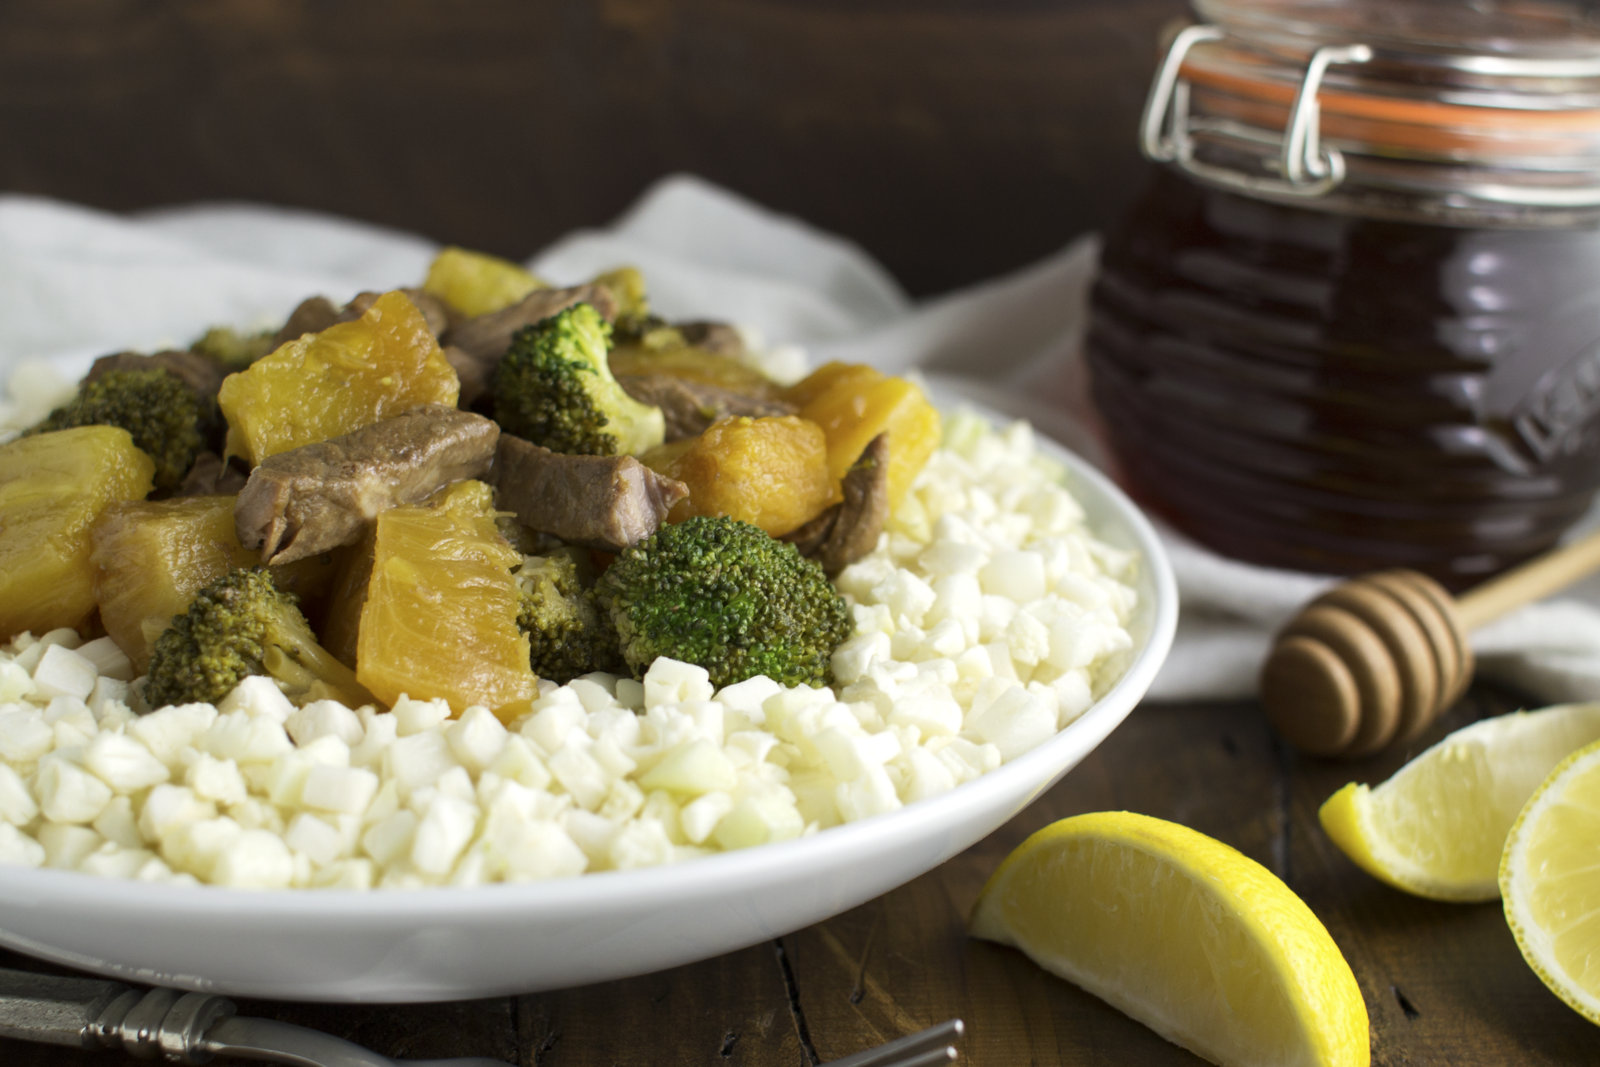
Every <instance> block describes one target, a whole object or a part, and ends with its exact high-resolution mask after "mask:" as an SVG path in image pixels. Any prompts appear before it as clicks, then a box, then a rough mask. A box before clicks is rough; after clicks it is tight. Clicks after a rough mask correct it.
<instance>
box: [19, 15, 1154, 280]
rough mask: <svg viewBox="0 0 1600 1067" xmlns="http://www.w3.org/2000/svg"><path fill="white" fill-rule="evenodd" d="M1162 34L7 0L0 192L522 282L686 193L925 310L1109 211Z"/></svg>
mask: <svg viewBox="0 0 1600 1067" xmlns="http://www.w3.org/2000/svg"><path fill="white" fill-rule="evenodd" d="M1184 9H1185V4H1184V3H1183V0H1076V2H1074V3H1070V4H1060V3H1042V2H1038V0H1005V2H997V3H987V4H982V5H979V4H971V3H938V4H920V5H912V6H910V7H908V6H907V5H903V4H896V3H892V2H889V0H870V2H863V3H852V4H817V3H811V2H809V0H610V2H606V3H592V4H591V3H552V2H548V0H547V2H545V3H531V4H529V3H521V2H516V0H480V2H478V3H473V4H438V3H432V2H429V0H395V2H393V3H389V4H385V5H383V6H382V7H381V8H374V7H373V6H372V5H370V4H364V3H358V2H356V0H326V2H323V3H318V4H274V3H270V2H264V0H234V2H231V3H227V4H218V3H216V2H214V0H172V2H169V3H163V4H148V3H140V2H134V0H84V2H81V3H77V4H73V5H71V6H70V7H66V6H63V5H59V4H55V3H51V2H49V0H12V2H10V3H7V4H5V5H0V139H3V141H4V143H5V144H7V145H11V146H26V148H25V150H19V151H10V152H7V153H5V154H4V156H3V157H0V187H4V188H5V189H7V190H11V191H18V192H32V193H40V194H44V195H48V196H54V197H60V198H64V199H68V200H73V201H79V202H83V203H87V204H91V205H96V206H101V207H106V208H111V209H116V210H127V209H133V208H143V207H150V206H154V205H166V204H173V203H186V202H190V201H199V200H217V199H244V200H261V201H266V202H270V203H278V204H286V205H293V206H298V207H305V208H312V209H316V210H320V211H329V212H335V213H338V214H341V215H347V216H349V217H351V218H355V219H363V220H369V221H372V222H377V223H382V224H386V225H391V226H397V227H401V228H403V229H406V230H409V231H414V232H418V233H422V234H424V235H427V236H430V237H433V238H436V239H439V240H444V241H452V242H456V243H461V244H467V245H471V246H475V247H481V248H484V249H487V250H489V251H494V252H499V253H502V254H506V255H514V256H525V255H528V254H531V253H532V252H534V251H536V250H537V249H539V248H540V247H542V246H543V245H545V244H546V243H548V242H549V241H550V240H552V239H553V238H554V237H556V236H557V235H559V234H562V233H565V232H567V231H569V230H571V229H573V228H576V227H579V226H593V225H598V224H602V223H604V222H606V221H608V220H610V219H611V218H612V217H613V216H615V215H616V214H617V213H618V212H619V211H621V210H622V209H623V208H624V207H625V206H626V205H627V204H628V203H629V202H630V201H632V200H633V198H634V197H636V196H637V195H638V194H639V193H640V191H641V190H643V189H644V188H645V187H646V185H647V184H648V183H650V182H652V181H654V180H655V179H657V178H659V177H660V176H662V175H664V174H669V173H673V172H678V171H687V172H692V173H697V174H701V175H703V176H705V177H707V178H710V179H711V180H713V181H716V182H719V183H721V184H724V185H727V186H729V187H730V188H732V189H734V190H735V191H737V192H739V193H742V194H744V195H746V196H749V197H752V198H754V199H755V200H757V201H759V202H761V203H764V204H767V205H770V206H771V207H773V208H775V209H777V210H779V211H783V212H787V213H791V214H795V215H797V216H799V217H801V218H803V219H805V220H806V221H807V222H809V223H811V224H814V225H817V226H820V227H823V228H825V229H828V230H831V231H833V232H836V233H840V234H846V235H848V236H849V237H850V238H851V239H852V240H854V241H856V242H858V243H859V244H861V245H862V246H864V247H865V248H866V249H867V250H869V251H870V252H872V253H874V254H875V255H876V256H878V257H879V258H880V259H881V260H882V261H883V262H884V263H885V264H886V265H887V266H888V268H889V269H890V271H891V272H892V273H893V274H894V275H895V276H896V277H897V278H898V279H899V280H900V281H901V282H903V283H904V284H905V285H907V286H908V287H910V288H911V289H912V290H913V291H916V292H924V293H926V292H936V291H940V290H943V289H947V288H950V287H952V286H955V285H958V284H962V283H967V282H972V281H976V280H979V279H985V278H988V277H991V276H993V275H995V274H998V273H1001V272H1003V271H1006V270H1010V269H1012V268H1015V267H1017V266H1020V265H1022V264H1023V263H1026V262H1029V261H1031V260H1033V259H1036V258H1038V257H1040V256H1042V255H1045V254H1047V253H1049V252H1051V251H1053V250H1055V249H1057V248H1059V247H1061V246H1062V245H1064V244H1065V243H1066V242H1067V241H1068V240H1069V239H1071V238H1072V237H1073V236H1075V235H1076V234H1078V233H1081V232H1084V231H1087V230H1090V229H1097V228H1099V227H1100V226H1102V225H1103V224H1104V223H1105V222H1106V221H1107V220H1108V219H1110V218H1112V217H1114V216H1115V215H1117V214H1118V213H1120V212H1121V211H1122V210H1123V208H1124V207H1125V206H1126V205H1127V204H1128V203H1130V202H1131V198H1132V196H1133V193H1134V191H1135V187H1136V185H1137V184H1138V179H1139V174H1140V173H1141V170H1142V164H1141V163H1140V161H1139V159H1138V154H1137V151H1136V147H1135V127H1136V124H1137V121H1138V115H1139V110H1140V107H1141V105H1142V103H1143V98H1144V91H1145V86H1146V84H1147V83H1148V80H1149V75H1150V72H1151V71H1152V70H1153V68H1154V64H1155V56H1156V46H1157V37H1158V29H1159V27H1160V25H1161V24H1162V23H1163V22H1165V21H1167V20H1169V19H1171V18H1174V17H1176V16H1178V15H1180V14H1181V13H1182V12H1183V11H1184ZM410 281H411V280H410V279H397V283H398V282H410ZM333 295H335V296H338V297H341V298H342V297H344V296H348V295H349V294H333Z"/></svg>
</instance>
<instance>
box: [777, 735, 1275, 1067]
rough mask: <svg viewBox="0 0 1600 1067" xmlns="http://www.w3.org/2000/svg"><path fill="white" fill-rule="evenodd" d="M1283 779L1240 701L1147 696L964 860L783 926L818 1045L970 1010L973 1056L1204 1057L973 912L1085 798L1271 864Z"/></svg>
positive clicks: (840, 1051)
mask: <svg viewBox="0 0 1600 1067" xmlns="http://www.w3.org/2000/svg"><path fill="white" fill-rule="evenodd" d="M1278 793H1279V789H1278V784H1277V775H1276V773H1275V771H1274V767H1273V761H1272V745H1271V741H1270V738H1269V737H1268V735H1267V733H1266V730H1265V728H1264V727H1263V726H1261V725H1260V724H1259V723H1257V722H1254V721H1251V720H1249V719H1246V718H1244V717H1243V716H1241V715H1240V714H1239V712H1238V710H1237V709H1235V708H1232V707H1224V706H1209V707H1190V708H1174V707H1156V706H1147V707H1141V708H1139V709H1138V710H1136V711H1135V712H1134V713H1133V714H1132V715H1131V716H1130V717H1129V719H1128V721H1127V722H1126V723H1124V724H1123V725H1122V726H1120V727H1119V728H1118V729H1117V730H1116V731H1115V732H1114V733H1113V734H1112V735H1111V736H1110V737H1109V738H1108V739H1107V740H1106V741H1105V742H1104V743H1103V744H1102V745H1101V746H1100V748H1099V749H1097V750H1096V751H1095V752H1093V753H1091V754H1090V756H1089V757H1088V758H1087V759H1085V760H1084V762H1083V763H1082V764H1081V765H1080V766H1079V767H1078V768H1076V769H1075V770H1073V771H1071V772H1069V773H1068V775H1067V777H1066V778H1065V779H1064V780H1063V781H1062V782H1061V783H1060V784H1058V785H1057V786H1056V787H1055V788H1053V789H1052V790H1050V791H1049V792H1048V793H1047V794H1046V795H1045V796H1043V797H1042V798H1040V800H1039V801H1038V802H1036V803H1035V804H1034V805H1033V806H1031V807H1030V808H1028V809H1027V810H1026V811H1024V812H1023V813H1022V814H1020V815H1018V816H1017V817H1016V818H1015V819H1013V820H1011V821H1010V822H1009V823H1007V824H1006V825H1005V826H1004V827H1002V828H1001V829H1000V830H998V831H997V832H996V833H994V834H993V835H991V836H990V837H988V838H986V839H985V840H984V841H982V842H980V843H979V844H977V845H975V846H974V847H973V848H971V849H969V850H968V851H967V852H965V853H963V854H962V855H961V856H960V857H958V858H957V859H955V860H953V861H951V862H950V863H947V864H945V865H944V866H943V867H941V868H939V869H937V870H935V871H933V872H930V873H929V874H927V875H925V876H924V877H922V878H920V879H918V880H916V881H915V882H912V883H911V884H910V885H907V886H905V887H903V888H901V889H899V890H896V891H895V892H893V893H890V894H887V895H886V896H884V897H882V898H880V899H878V900H875V901H871V902H869V903H868V904H865V905H863V906H862V907H860V908H857V909H855V910H854V911H851V912H848V913H846V914H845V915H843V916H840V917H838V918H836V919H832V920H829V921H827V922H824V923H821V924H818V925H817V926H815V927H812V928H810V929H807V930H802V931H800V932H799V933H797V934H794V935H792V936H791V937H789V938H786V939H785V944H786V945H787V946H788V947H789V954H790V957H791V959H792V960H793V967H794V973H795V982H796V986H797V987H798V989H799V992H800V1004H801V1007H802V1009H803V1010H804V1013H805V1017H806V1020H807V1023H808V1026H809V1027H810V1030H811V1034H812V1038H813V1041H814V1043H815V1045H816V1048H817V1051H818V1053H819V1054H820V1055H821V1056H822V1057H823V1058H824V1059H827V1058H829V1057H834V1056H841V1055H844V1054H845V1053H846V1052H848V1051H851V1049H852V1048H854V1047H857V1046H859V1045H860V1044H863V1043H867V1042H864V1041H862V1040H861V1038H860V1036H859V1035H860V1034H861V1033H862V1031H863V1030H864V1031H865V1034H866V1035H868V1036H870V1037H871V1038H872V1039H874V1040H879V1041H882V1040H887V1039H888V1038H890V1037H893V1036H897V1035H899V1034H903V1033H907V1032H910V1031H912V1030H915V1029H919V1028H920V1027H922V1026H927V1025H930V1024H932V1023H935V1022H938V1021H940V1020H942V1019H945V1018H949V1017H951V1016H961V1017H962V1018H963V1019H964V1020H965V1021H966V1023H967V1035H968V1036H967V1039H966V1041H965V1043H964V1046H963V1062H970V1063H972V1064H974V1065H975V1067H981V1065H984V1064H992V1065H1007V1064H1019V1063H1029V1062H1034V1063H1062V1064H1073V1063H1101V1062H1127V1063H1139V1064H1152V1065H1166V1064H1173V1065H1192V1064H1199V1063H1201V1062H1203V1061H1201V1060H1199V1059H1198V1058H1196V1057H1194V1056H1193V1055H1191V1054H1190V1053H1188V1052H1186V1051H1184V1050H1183V1049H1180V1048H1178V1047H1177V1046H1174V1045H1171V1044H1169V1043H1168V1042H1166V1041H1164V1040H1163V1039H1161V1038H1160V1037H1158V1036H1156V1035H1155V1034H1154V1033H1153V1032H1152V1031H1150V1030H1148V1029H1146V1028H1145V1027H1143V1026H1141V1025H1140V1024H1138V1023H1135V1022H1133V1021H1132V1020H1130V1019H1128V1018H1127V1017H1126V1016H1124V1015H1122V1014H1121V1013H1120V1012H1117V1011H1116V1010H1114V1009H1112V1008H1111V1007H1109V1006H1107V1005H1106V1004H1105V1003H1104V1002H1102V1001H1100V1000H1098V999H1096V998H1094V997H1092V996H1090V995H1089V994H1087V993H1084V992H1083V991H1081V990H1079V989H1078V988H1076V987H1074V986H1072V985H1070V984H1068V983H1066V982H1063V981H1061V980H1060V979H1058V978H1055V977H1053V976H1051V975H1049V974H1047V973H1046V972H1044V971H1042V970H1041V969H1039V968H1038V967H1036V966H1034V965H1033V964H1032V963H1031V962H1029V961H1028V960H1027V959H1026V958H1025V957H1023V956H1022V955H1021V954H1020V953H1019V952H1017V951H1016V950H1014V949H1010V948H1002V947H1000V946H997V945H992V944H988V943H985V942H980V941H975V940H972V939H969V938H968V937H967V936H966V934H965V929H964V928H965V918H966V915H967V913H968V912H969V911H970V909H971V906H972V903H973V901H974V900H975V899H976V898H977V895H978V892H979V890H980V889H981V888H982V886H983V882H984V880H985V879H986V878H987V877H988V874H989V872H991V871H992V870H993V869H994V868H995V867H996V866H998V865H999V863H1000V861H1001V860H1002V859H1003V858H1004V857H1005V855H1006V854H1007V853H1008V852H1010V850H1011V849H1012V848H1014V847H1016V846H1017V845H1018V844H1020V843H1021V842H1022V840H1023V839H1024V838H1025V837H1027V835H1028V834H1030V833H1032V832H1033V831H1034V830H1036V829H1039V828H1040V827H1042V826H1045V825H1047V824H1048V823H1050V822H1053V821H1054V820H1056V819H1060V818H1065V817H1066V816H1069V815H1074V814H1078V813H1080V812H1085V811H1104V810H1118V809H1126V810H1132V811H1140V812H1144V813H1146V814H1149V815H1154V816H1157V817H1161V818H1168V819H1177V820H1179V821H1183V822H1186V823H1187V824H1189V825H1191V826H1194V827H1195V828H1196V829H1199V830H1202V831H1204V832H1207V833H1212V834H1214V835H1215V836H1218V837H1220V838H1221V839H1223V840H1226V841H1228V842H1229V843H1231V844H1233V845H1235V846H1236V847H1238V848H1240V849H1241V850H1243V851H1245V852H1246V853H1248V854H1251V855H1253V856H1254V857H1255V858H1256V859H1258V860H1261V861H1262V862H1267V861H1268V860H1269V859H1270V856H1271V852H1272V850H1273V848H1274V845H1275V842H1276V841H1277V839H1278V837H1279V827H1278V825H1277V818H1276V815H1275V812H1276V811H1277V810H1278ZM840 1035H844V1036H843V1037H841V1036H840ZM846 1039H848V1041H850V1042H854V1044H847V1043H846Z"/></svg>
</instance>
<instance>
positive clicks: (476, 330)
mask: <svg viewBox="0 0 1600 1067" xmlns="http://www.w3.org/2000/svg"><path fill="white" fill-rule="evenodd" d="M573 304H593V305H594V309H595V310H596V311H598V312H600V314H602V315H604V316H605V317H606V318H607V319H612V318H615V317H616V314H617V304H616V301H615V300H614V299H612V296H611V291H610V290H609V289H607V288H605V287H604V286H599V285H575V286H573V287H572V288H570V289H535V290H534V291H533V292H531V293H529V294H528V295H527V296H525V297H523V298H522V300H520V301H519V302H517V303H515V304H512V305H511V306H510V307H508V308H501V309H500V310H499V311H491V312H489V313H488V314H487V315H475V316H473V317H472V318H470V319H465V320H463V321H461V322H459V323H457V324H456V325H454V326H452V327H451V328H450V329H449V330H447V331H445V335H444V337H443V338H442V340H443V341H444V343H445V344H447V345H454V346H455V347H456V348H459V349H461V351H462V352H464V353H465V354H466V355H467V356H468V357H470V358H471V359H473V360H475V361H477V362H478V363H480V364H483V365H485V368H486V369H485V372H484V377H485V378H487V377H488V374H489V372H490V371H492V370H493V369H494V366H495V364H497V363H499V362H500V357H501V356H503V355H505V354H506V349H507V348H510V347H511V335H512V334H514V333H516V332H517V331H518V330H520V329H522V328H523V327H524V326H532V325H533V324H534V323H536V322H538V321H539V320H540V319H547V318H549V317H550V316H551V315H554V314H555V313H556V312H558V311H560V310H562V309H563V308H568V307H571V306H572V305H573Z"/></svg>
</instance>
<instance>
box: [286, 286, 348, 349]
mask: <svg viewBox="0 0 1600 1067" xmlns="http://www.w3.org/2000/svg"><path fill="white" fill-rule="evenodd" d="M354 317H355V316H353V315H352V316H348V318H354ZM348 318H347V317H346V316H345V315H344V313H343V312H341V311H340V310H339V309H338V308H337V307H335V306H334V304H333V301H332V300H329V299H328V298H327V297H325V296H308V297H306V298H305V299H304V300H302V301H300V303H299V304H298V305H297V306H296V307H295V309H294V310H293V311H291V312H290V313H289V320H288V321H287V322H285V323H284V324H283V325H282V326H280V327H279V328H278V332H277V333H275V334H273V335H272V347H273V348H277V347H278V346H279V345H281V344H284V343H285V342H288V341H293V340H294V339H296V338H297V337H300V336H301V335H303V334H308V333H321V332H322V331H323V330H326V329H327V328H328V327H329V326H332V325H333V324H334V323H336V322H345V321H348Z"/></svg>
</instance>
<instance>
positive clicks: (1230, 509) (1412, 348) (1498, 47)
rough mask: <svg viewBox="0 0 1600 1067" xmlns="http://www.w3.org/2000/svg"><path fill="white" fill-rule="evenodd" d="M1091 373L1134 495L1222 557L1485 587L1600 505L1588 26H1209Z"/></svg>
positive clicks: (1098, 308)
mask: <svg viewBox="0 0 1600 1067" xmlns="http://www.w3.org/2000/svg"><path fill="white" fill-rule="evenodd" d="M1197 8H1198V10H1199V12H1200V14H1201V16H1202V18H1204V19H1207V20H1208V21H1206V22H1203V23H1201V24H1200V25H1199V26H1196V27H1194V28H1192V29H1190V30H1188V31H1185V35H1180V37H1179V39H1178V40H1177V41H1176V42H1175V43H1174V46H1173V51H1172V52H1171V53H1169V56H1168V63H1167V65H1166V66H1165V67H1164V68H1163V72H1162V74H1161V75H1158V78H1157V83H1156V85H1155V87H1154V88H1153V89H1152V99H1151V106H1150V108H1149V109H1148V113H1147V116H1146V124H1145V129H1144V140H1145V147H1146V151H1147V153H1148V154H1150V155H1152V156H1153V157H1155V158H1156V159H1158V160H1160V161H1161V162H1160V165H1159V166H1158V167H1157V168H1156V171H1155V173H1154V175H1153V177H1152V180H1151V182H1150V184H1149V186H1148V188H1147V189H1146V191H1145V192H1144V194H1143V196H1142V198H1141V199H1140V200H1139V201H1138V203H1137V204H1136V206H1135V208H1134V209H1133V211H1132V212H1130V213H1129V214H1128V215H1127V216H1126V217H1125V219H1124V220H1123V221H1122V223H1121V224H1120V225H1119V226H1118V227H1117V228H1115V229H1113V230H1112V231H1110V232H1108V234H1107V237H1106V243H1105V249H1104V252H1103V255H1102V266H1101V272H1100V276H1099V278H1098V281H1097V283H1096V286H1095V289H1094V293H1093V302H1092V316H1091V325H1090V332H1089V336H1088V343H1087V350H1088V357H1089V364H1090V370H1091V375H1092V388H1093V396H1094V400H1095V403H1096V405H1097V407H1098V409H1099V411H1100V413H1101V415H1102V417H1103V421H1104V423H1105V426H1106V429H1107V433H1108V435H1109V437H1110V440H1111V443H1112V446H1113V449H1114V451H1115V453H1116V456H1117V460H1118V463H1119V465H1120V467H1121V473H1122V475H1123V476H1124V478H1125V480H1126V481H1127V483H1128V484H1129V486H1130V487H1131V488H1132V489H1133V490H1134V492H1135V493H1136V494H1137V495H1138V496H1139V497H1140V498H1141V499H1142V500H1143V501H1144V502H1146V503H1147V504H1149V505H1151V506H1152V507H1153V508H1154V509H1155V510H1157V511H1158V512H1159V513H1161V514H1162V515H1163V516H1164V517H1166V518H1168V519H1169V520H1170V521H1171V522H1172V523H1173V524H1174V525H1176V526H1177V527H1179V528H1180V529H1182V530H1184V531H1186V532H1188V533H1189V534H1191V535H1192V536H1194V537H1195V538H1196V539H1198V540H1200V541H1202V542H1204V543H1206V544H1208V545H1210V546H1211V547H1213V548H1215V549H1217V550H1218V551H1220V552H1223V553H1225V554H1227V555H1230V556H1234V557H1237V558H1241V559H1246V560H1250V561H1254V562H1259V563H1264V564H1269V565H1278V566H1285V567H1293V568H1298V569H1306V570H1316V571H1323V572H1332V573H1352V572H1358V571H1364V570H1371V569H1376V568H1380V567H1384V566H1392V565H1402V566H1408V567H1414V568H1416V569H1419V570H1422V571H1424V572H1426V573H1429V574H1432V575H1434V576H1435V577H1438V578H1440V579H1441V580H1443V581H1445V582H1446V583H1447V584H1452V585H1455V586H1463V585H1470V584H1473V583H1474V582H1476V581H1477V580H1479V579H1481V578H1483V577H1485V576H1487V575H1488V574H1491V573H1493V572H1495V571H1497V570H1500V569H1502V568H1504V567H1506V566H1508V565H1510V564H1512V563H1515V562H1517V561H1518V560H1521V559H1524V558H1526V557H1528V556H1530V555H1533V554H1535V553H1538V552H1540V551H1542V550H1544V549H1546V548H1548V547H1550V546H1551V545H1552V544H1553V543H1554V542H1555V541H1556V540H1557V539H1558V538H1559V537H1560V535H1561V533H1562V532H1563V531H1564V530H1565V529H1567V527H1569V526H1570V525H1571V524H1572V523H1573V521H1574V520H1576V519H1577V518H1578V517H1579V516H1581V515H1582V514H1583V513H1584V512H1585V510H1586V509H1587V508H1588V506H1589V504H1590V502H1591V500H1592V498H1593V495H1594V492H1595V489H1596V488H1597V486H1600V33H1597V32H1596V31H1595V30H1594V29H1593V28H1590V27H1589V25H1588V23H1587V21H1586V16H1585V15H1584V14H1583V11H1582V9H1578V8H1571V9H1568V8H1564V7H1560V6H1555V5H1526V4H1524V5H1506V6H1504V7H1494V8H1485V9H1479V8H1467V7H1466V6H1465V5H1459V4H1455V5H1438V4H1427V3H1417V2H1412V3H1399V4H1395V3H1389V4H1384V5H1381V6H1380V5H1368V4H1361V3H1314V2H1303V0H1302V2H1297V3H1238V2H1233V3H1215V2H1213V3H1201V4H1198V5H1197Z"/></svg>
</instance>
